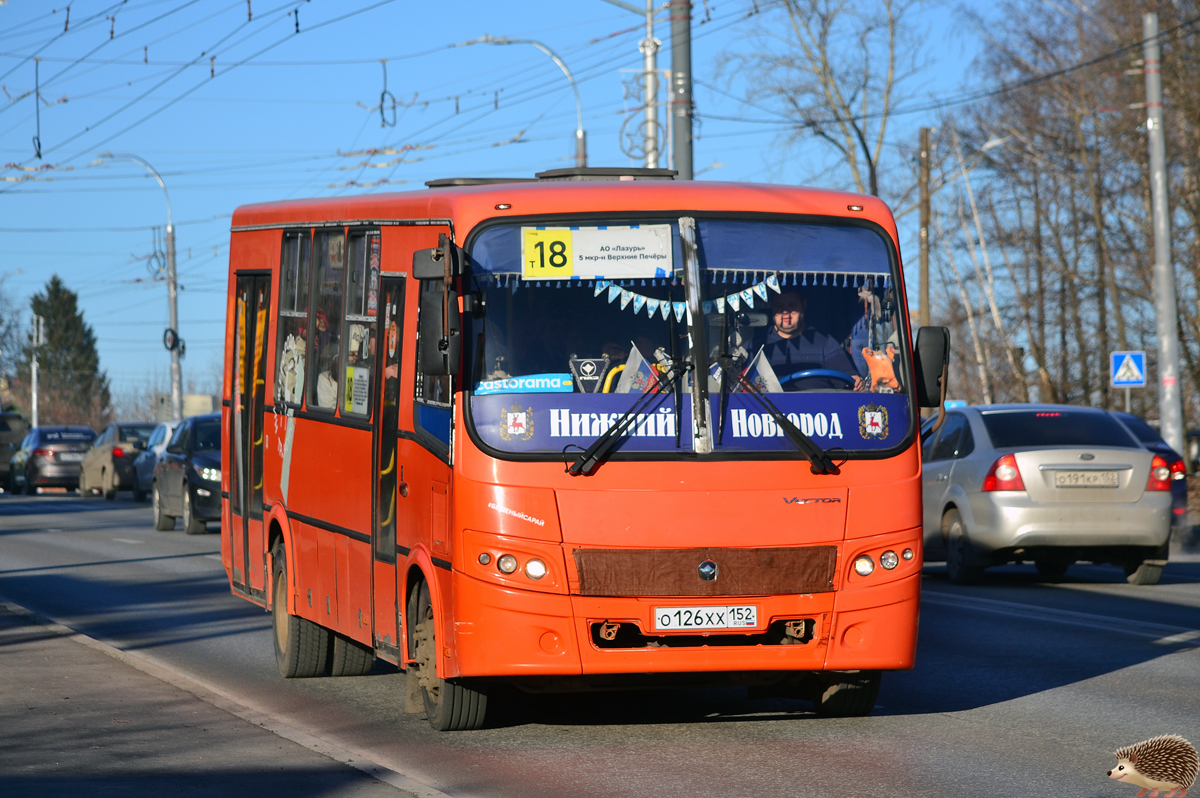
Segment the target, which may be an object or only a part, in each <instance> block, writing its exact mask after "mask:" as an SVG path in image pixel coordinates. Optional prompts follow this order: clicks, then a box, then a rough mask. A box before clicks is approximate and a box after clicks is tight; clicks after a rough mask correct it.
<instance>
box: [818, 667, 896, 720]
mask: <svg viewBox="0 0 1200 798" xmlns="http://www.w3.org/2000/svg"><path fill="white" fill-rule="evenodd" d="M882 678H883V674H881V673H880V672H879V671H851V672H848V673H822V674H820V676H819V679H818V682H819V687H818V688H817V693H816V695H814V696H813V699H812V702H813V708H814V709H816V710H817V714H818V715H820V716H822V717H825V718H861V717H863V716H864V715H869V714H870V713H871V710H872V709H874V708H875V701H876V700H878V698H879V683H880V681H881V680H882Z"/></svg>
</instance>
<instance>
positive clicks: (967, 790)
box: [0, 494, 1200, 798]
mask: <svg viewBox="0 0 1200 798" xmlns="http://www.w3.org/2000/svg"><path fill="white" fill-rule="evenodd" d="M214 528H215V527H214ZM219 547H220V543H219V539H218V536H217V535H216V534H210V535H201V536H187V535H184V534H183V533H182V532H180V531H176V532H173V533H171V532H166V533H164V532H155V531H154V529H153V526H152V525H151V519H150V510H149V507H148V506H147V505H144V504H135V503H134V502H133V501H132V500H131V499H129V498H128V496H127V495H125V494H122V496H121V498H120V499H118V500H117V501H116V502H105V501H103V500H101V499H81V498H78V497H75V496H73V495H65V494H49V495H43V496H37V497H24V496H20V497H18V496H9V495H3V496H0V597H3V598H5V599H8V600H10V601H13V602H15V603H17V604H20V605H23V606H25V607H28V608H30V609H32V610H34V611H36V612H39V613H42V614H44V615H46V616H49V617H51V618H54V619H56V620H58V621H60V622H62V623H64V624H67V625H68V626H70V627H71V628H73V629H76V630H78V631H80V632H83V633H85V634H87V635H90V636H92V637H94V638H97V639H99V640H101V641H104V642H106V643H108V644H110V645H112V646H115V647H117V648H119V649H122V650H125V651H129V652H135V653H136V654H137V655H139V656H141V657H144V658H147V659H149V660H150V661H152V662H154V663H157V664H158V665H161V666H164V667H166V668H169V669H172V670H174V671H177V672H181V673H183V674H186V675H188V676H191V677H194V678H196V679H199V680H202V681H204V682H206V683H208V684H211V685H214V686H216V687H217V688H219V689H220V690H221V691H223V692H224V693H225V694H226V695H228V696H231V697H233V698H234V699H235V700H236V701H239V702H241V703H242V704H244V705H247V706H254V707H256V708H258V709H259V710H261V711H262V712H265V713H267V714H269V715H270V716H273V717H276V718H279V719H280V720H281V721H283V722H286V723H287V724H290V725H291V726H292V727H294V728H297V729H301V730H303V731H304V732H307V733H308V734H311V735H313V737H315V738H317V739H319V740H325V741H329V742H330V743H331V744H335V745H339V746H342V747H343V748H344V749H348V750H355V751H359V752H362V753H363V754H365V755H366V756H368V757H369V758H370V759H371V760H373V761H375V762H378V763H380V764H382V765H384V766H386V767H389V768H392V769H394V770H397V771H399V772H401V773H404V774H406V775H407V776H410V777H412V778H414V779H416V780H418V781H420V782H422V783H424V784H427V785H429V786H430V787H432V788H434V789H436V790H440V791H442V792H444V793H447V794H449V795H452V796H475V795H480V796H482V795H487V796H504V797H505V798H560V797H561V796H589V797H590V796H597V797H599V796H604V797H605V798H611V797H612V796H645V795H651V794H652V795H654V796H655V797H656V798H674V797H675V796H680V797H681V798H695V796H697V795H719V796H762V797H767V796H788V798H792V797H793V796H846V795H861V796H875V795H879V796H883V795H887V796H938V798H941V797H942V796H945V795H946V794H947V793H951V792H957V793H962V794H967V795H985V796H1013V795H1031V794H1054V795H1059V796H1089V797H1092V796H1095V797H1096V798H1100V796H1109V795H1111V796H1123V795H1132V794H1133V792H1134V791H1135V790H1134V789H1133V788H1131V787H1129V786H1127V785H1120V784H1117V783H1115V782H1112V781H1109V780H1108V779H1107V778H1106V777H1105V771H1106V770H1108V769H1109V768H1110V767H1112V765H1113V764H1114V762H1115V760H1114V759H1113V758H1112V755H1111V752H1112V751H1113V750H1114V749H1115V748H1117V747H1118V746H1121V745H1126V744H1130V743H1134V742H1138V741H1140V740H1144V739H1147V738H1149V737H1153V736H1155V735H1159V734H1168V733H1175V734H1181V735H1183V736H1184V737H1186V738H1188V739H1190V740H1192V741H1193V742H1194V743H1196V744H1197V745H1200V631H1196V630H1200V556H1196V555H1191V556H1186V557H1184V558H1182V559H1181V560H1179V561H1172V562H1171V563H1170V564H1169V565H1168V566H1167V568H1166V570H1165V572H1164V576H1163V581H1162V584H1160V585H1157V586H1147V587H1135V586H1130V585H1127V584H1125V582H1124V578H1123V575H1122V574H1121V573H1120V572H1119V571H1118V570H1117V569H1115V568H1111V567H1100V566H1087V565H1077V566H1074V567H1072V568H1071V570H1070V571H1069V572H1068V574H1067V576H1066V577H1064V578H1063V579H1061V580H1057V581H1055V582H1052V583H1048V582H1043V581H1040V580H1039V579H1038V578H1037V576H1036V574H1035V572H1034V570H1033V567H1032V566H1028V567H1010V568H1003V569H994V570H993V571H989V572H988V578H987V580H986V582H985V584H982V585H979V586H974V587H970V588H961V587H954V586H952V585H950V584H948V582H947V581H946V579H945V575H944V572H943V570H942V569H941V568H940V567H939V566H937V565H931V566H927V567H926V574H925V577H924V598H923V605H922V613H921V630H920V644H919V648H918V655H917V667H916V668H915V669H914V670H913V671H910V672H905V673H892V674H887V675H885V677H884V682H883V689H882V692H881V695H880V698H879V707H878V708H877V709H876V711H875V712H874V713H873V714H872V715H871V716H870V717H867V718H860V719H847V720H824V719H819V718H817V717H816V716H815V715H813V714H812V712H811V711H810V709H809V706H808V705H807V704H806V703H803V702H798V701H796V702H793V701H786V700H750V699H748V698H747V697H746V694H745V691H744V690H741V689H713V690H678V691H661V692H636V693H601V694H589V695H569V696H541V697H529V696H507V697H506V698H507V700H506V701H504V702H503V703H502V704H501V705H500V706H499V707H498V709H499V711H498V712H496V713H494V716H493V719H492V720H491V723H490V726H489V728H486V729H483V730H480V731H476V732H460V733H451V734H440V733H437V732H434V731H433V730H432V729H431V728H430V727H429V726H428V724H427V723H426V722H425V720H424V719H423V718H422V716H414V715H405V714H404V712H403V698H404V695H405V690H404V678H405V677H404V674H403V673H400V672H397V671H396V670H395V669H393V668H391V667H389V666H385V665H384V664H383V663H378V664H377V667H376V670H375V673H374V674H372V675H371V676H368V677H363V678H354V679H307V680H290V681H289V680H284V679H282V678H280V677H279V675H278V673H277V671H276V669H275V663H274V658H273V654H272V645H271V638H270V629H269V616H267V615H266V614H265V613H263V612H262V611H261V610H259V609H258V608H256V607H254V606H252V605H250V604H248V603H246V602H245V601H243V600H241V599H238V598H235V597H233V596H232V595H230V593H229V587H228V584H227V583H226V581H225V573H224V571H223V569H222V568H221V564H220V559H219ZM5 667H7V666H6V665H5V660H4V659H3V657H2V652H0V678H2V676H3V670H4V668H5ZM164 733H168V732H164ZM4 736H5V731H4V730H3V729H0V745H3V740H4ZM243 765H244V763H242V762H239V763H238V767H239V768H241V767H242V766H243ZM262 766H263V767H264V768H270V767H271V766H272V763H270V762H263V763H262ZM239 772H240V771H239ZM163 775H166V776H169V775H170V774H169V773H166V774H163ZM0 781H2V777H0ZM0 791H2V790H0ZM254 792H255V794H257V795H264V796H265V795H271V794H280V795H282V794H292V795H294V794H296V793H295V792H291V791H289V790H286V789H284V788H283V787H282V786H281V787H280V789H279V790H277V791H274V792H273V791H272V790H270V789H266V790H264V789H262V785H261V782H256V783H255V789H254ZM310 794H314V795H315V794H319V791H313V792H311V793H310Z"/></svg>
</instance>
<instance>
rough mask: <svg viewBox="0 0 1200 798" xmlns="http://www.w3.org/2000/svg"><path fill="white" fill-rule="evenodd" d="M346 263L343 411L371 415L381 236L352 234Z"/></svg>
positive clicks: (375, 234) (376, 234)
mask: <svg viewBox="0 0 1200 798" xmlns="http://www.w3.org/2000/svg"><path fill="white" fill-rule="evenodd" d="M347 256H348V257H347V260H346V311H345V316H346V336H345V337H346V349H345V353H344V360H343V362H344V363H345V364H346V368H345V369H344V371H343V374H342V376H343V379H344V383H343V385H342V412H343V413H350V414H353V415H358V416H370V415H371V374H372V370H373V369H374V368H375V357H376V348H377V342H376V340H375V336H376V334H377V333H376V330H375V318H376V313H377V309H378V306H379V234H378V233H374V232H372V233H352V234H351V235H350V240H349V242H348V244H347Z"/></svg>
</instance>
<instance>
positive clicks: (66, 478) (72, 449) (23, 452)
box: [8, 426, 96, 496]
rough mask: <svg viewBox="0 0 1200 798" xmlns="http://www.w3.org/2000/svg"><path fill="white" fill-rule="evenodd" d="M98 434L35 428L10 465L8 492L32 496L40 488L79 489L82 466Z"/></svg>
mask: <svg viewBox="0 0 1200 798" xmlns="http://www.w3.org/2000/svg"><path fill="white" fill-rule="evenodd" d="M95 437H96V433H95V431H93V430H92V428H91V427H71V426H44V427H34V428H33V429H31V430H30V431H29V432H28V434H26V435H25V439H24V440H22V441H21V445H20V447H19V448H18V449H17V451H16V452H15V453H14V454H13V456H12V459H11V460H10V461H9V466H8V467H9V470H8V489H9V490H10V491H12V492H13V493H16V492H18V491H20V490H24V491H25V492H26V493H28V494H29V495H30V496H32V495H33V494H35V493H37V492H38V489H39V488H67V489H68V490H70V489H73V488H76V487H78V486H79V466H80V465H81V464H82V463H83V458H84V456H85V455H86V453H87V450H88V449H89V448H91V445H92V441H93V440H94V439H95Z"/></svg>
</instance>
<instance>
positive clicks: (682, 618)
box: [654, 604, 758, 632]
mask: <svg viewBox="0 0 1200 798" xmlns="http://www.w3.org/2000/svg"><path fill="white" fill-rule="evenodd" d="M756 626H758V607H756V606H754V605H753V604H732V605H730V606H728V607H655V608H654V629H655V630H656V631H660V632H664V631H676V630H679V629H699V630H706V629H753V628H754V627H756Z"/></svg>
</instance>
